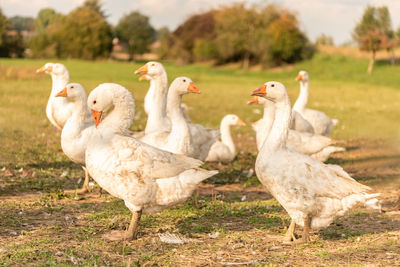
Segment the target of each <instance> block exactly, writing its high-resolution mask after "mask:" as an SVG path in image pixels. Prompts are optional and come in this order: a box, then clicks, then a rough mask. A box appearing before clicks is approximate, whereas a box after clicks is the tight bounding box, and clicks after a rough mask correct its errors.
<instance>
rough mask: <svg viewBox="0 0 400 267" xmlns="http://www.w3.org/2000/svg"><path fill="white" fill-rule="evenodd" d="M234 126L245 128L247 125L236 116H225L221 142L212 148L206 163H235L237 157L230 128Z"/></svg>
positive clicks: (222, 122) (221, 127)
mask: <svg viewBox="0 0 400 267" xmlns="http://www.w3.org/2000/svg"><path fill="white" fill-rule="evenodd" d="M232 125H239V126H245V125H246V123H244V122H243V121H242V120H241V119H240V118H239V117H238V116H236V115H234V114H228V115H225V117H223V118H222V121H221V125H220V128H219V130H220V132H221V141H220V140H218V141H217V142H215V143H214V144H213V145H212V146H211V148H210V152H209V153H208V156H207V158H206V161H211V162H213V161H215V162H223V163H226V162H231V161H233V159H234V158H235V156H236V148H235V143H234V142H233V140H232V136H231V131H230V126H232Z"/></svg>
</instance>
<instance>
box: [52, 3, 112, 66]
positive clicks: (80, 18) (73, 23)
mask: <svg viewBox="0 0 400 267" xmlns="http://www.w3.org/2000/svg"><path fill="white" fill-rule="evenodd" d="M54 40H55V41H56V42H57V45H58V48H57V50H58V52H57V54H58V56H60V57H73V58H82V59H96V58H99V57H108V55H109V53H110V51H111V48H112V33H111V27H110V25H109V24H108V23H107V22H106V20H105V19H104V17H103V16H102V15H101V13H99V12H97V11H95V10H94V9H92V8H89V7H85V6H83V7H79V8H77V9H75V10H73V11H71V12H70V13H69V14H68V15H67V16H66V17H64V18H63V19H62V20H61V23H60V26H59V27H58V28H57V30H56V32H55V35H54Z"/></svg>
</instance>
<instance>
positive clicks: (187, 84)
mask: <svg viewBox="0 0 400 267" xmlns="http://www.w3.org/2000/svg"><path fill="white" fill-rule="evenodd" d="M169 90H170V91H171V92H176V93H178V94H179V95H184V94H189V93H195V94H200V91H199V89H198V88H197V87H196V86H195V85H194V83H193V81H192V80H191V79H189V78H187V77H178V78H176V79H175V80H174V81H173V82H172V83H171V86H170V87H169Z"/></svg>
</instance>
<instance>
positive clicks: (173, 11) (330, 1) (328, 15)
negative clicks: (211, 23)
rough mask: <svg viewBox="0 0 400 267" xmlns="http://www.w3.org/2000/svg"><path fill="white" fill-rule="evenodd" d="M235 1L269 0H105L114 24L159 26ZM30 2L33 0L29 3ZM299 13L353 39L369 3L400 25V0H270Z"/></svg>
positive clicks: (18, 9) (41, 4) (34, 9)
mask: <svg viewBox="0 0 400 267" xmlns="http://www.w3.org/2000/svg"><path fill="white" fill-rule="evenodd" d="M83 2H84V0H0V8H1V9H2V10H3V13H4V14H5V15H6V16H8V17H11V16H15V15H21V16H31V17H36V15H37V13H38V12H39V10H40V9H42V8H47V7H51V8H54V9H55V10H56V11H58V12H61V13H64V14H67V13H68V12H70V11H71V10H72V9H74V8H76V7H77V6H79V5H81V4H82V3H83ZM234 2H246V3H248V4H256V3H265V2H266V0H102V3H103V9H104V11H105V13H106V14H107V15H108V18H107V19H108V21H109V22H110V23H111V24H114V25H115V24H117V23H118V20H119V19H120V18H121V17H122V16H123V15H124V14H127V13H129V12H130V11H133V10H138V11H140V12H141V13H143V14H145V15H147V16H149V17H150V23H151V24H152V25H153V26H154V27H155V28H160V27H162V26H167V27H168V28H169V29H170V30H174V29H175V28H176V27H177V26H178V25H179V24H180V23H182V22H184V21H185V19H187V18H188V17H189V16H190V15H192V14H196V13H199V12H202V11H207V10H208V9H210V8H215V7H218V6H221V5H228V4H231V3H234ZM27 3H29V4H27ZM268 3H276V4H279V5H281V6H283V7H285V8H288V9H289V10H291V11H292V12H295V13H296V14H297V15H298V18H299V20H300V23H301V28H302V30H303V31H305V32H306V34H307V36H308V37H309V38H310V39H311V40H312V41H314V40H315V38H316V37H318V36H319V35H320V34H321V33H325V34H327V35H330V36H332V37H333V39H334V41H335V44H342V43H344V42H348V41H350V40H351V31H352V30H353V28H354V26H355V24H356V23H357V21H358V20H359V19H360V18H361V16H362V14H363V11H364V9H365V7H366V6H367V5H373V6H382V5H386V6H387V7H388V8H389V11H390V14H391V18H392V26H393V28H394V29H397V28H399V27H400V0H269V1H268Z"/></svg>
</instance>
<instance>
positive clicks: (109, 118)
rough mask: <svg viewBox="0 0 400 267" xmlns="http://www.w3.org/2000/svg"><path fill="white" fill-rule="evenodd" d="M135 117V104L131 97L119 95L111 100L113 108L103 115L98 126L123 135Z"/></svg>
mask: <svg viewBox="0 0 400 267" xmlns="http://www.w3.org/2000/svg"><path fill="white" fill-rule="evenodd" d="M134 117H135V103H134V101H133V98H132V96H131V95H130V94H129V95H121V96H115V97H114V98H113V107H112V108H111V111H109V112H108V114H106V115H105V117H104V119H103V121H102V122H101V124H100V125H99V126H101V128H102V129H104V128H109V129H110V130H112V131H113V132H114V133H125V132H127V131H128V129H129V127H131V125H132V122H133V119H134Z"/></svg>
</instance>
